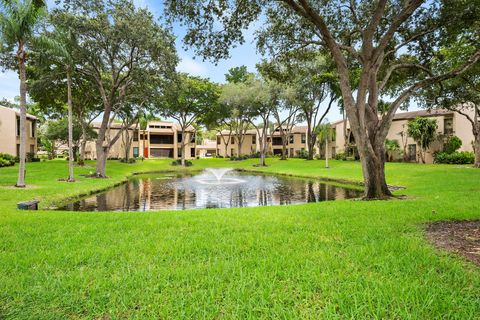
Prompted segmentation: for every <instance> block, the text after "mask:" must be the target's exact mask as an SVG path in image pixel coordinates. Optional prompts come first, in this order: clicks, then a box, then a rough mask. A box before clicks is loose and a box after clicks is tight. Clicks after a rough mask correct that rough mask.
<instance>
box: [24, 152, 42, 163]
mask: <svg viewBox="0 0 480 320" xmlns="http://www.w3.org/2000/svg"><path fill="white" fill-rule="evenodd" d="M25 161H27V162H39V161H40V159H39V158H36V157H35V153H34V152H27V154H26V157H25Z"/></svg>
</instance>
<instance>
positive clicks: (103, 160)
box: [95, 141, 109, 178]
mask: <svg viewBox="0 0 480 320" xmlns="http://www.w3.org/2000/svg"><path fill="white" fill-rule="evenodd" d="M96 147H97V148H96V149H97V166H96V171H95V176H96V177H97V178H106V177H107V175H106V167H107V157H108V149H109V148H108V147H104V146H103V141H97V143H96Z"/></svg>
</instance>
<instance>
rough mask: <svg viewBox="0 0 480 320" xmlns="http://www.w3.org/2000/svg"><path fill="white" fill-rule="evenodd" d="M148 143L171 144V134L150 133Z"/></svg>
mask: <svg viewBox="0 0 480 320" xmlns="http://www.w3.org/2000/svg"><path fill="white" fill-rule="evenodd" d="M150 143H152V144H173V135H157V134H151V135H150Z"/></svg>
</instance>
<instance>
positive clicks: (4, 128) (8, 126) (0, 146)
mask: <svg viewBox="0 0 480 320" xmlns="http://www.w3.org/2000/svg"><path fill="white" fill-rule="evenodd" d="M25 129H26V130H27V147H26V149H25V153H32V154H34V155H36V154H37V118H36V117H34V116H32V115H30V114H27V122H26V124H25ZM0 153H8V154H10V155H12V156H17V157H18V156H19V155H20V112H19V111H18V110H15V109H11V108H7V107H3V106H0Z"/></svg>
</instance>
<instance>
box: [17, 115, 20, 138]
mask: <svg viewBox="0 0 480 320" xmlns="http://www.w3.org/2000/svg"><path fill="white" fill-rule="evenodd" d="M19 135H20V117H17V136H19Z"/></svg>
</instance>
